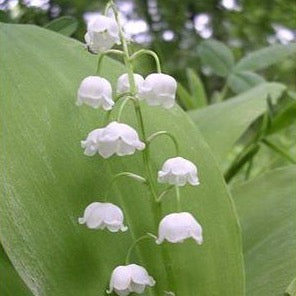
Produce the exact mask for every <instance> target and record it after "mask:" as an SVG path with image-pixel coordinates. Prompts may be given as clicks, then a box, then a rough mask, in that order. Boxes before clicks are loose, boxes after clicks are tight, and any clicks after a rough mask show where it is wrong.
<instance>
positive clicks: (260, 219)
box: [233, 166, 296, 296]
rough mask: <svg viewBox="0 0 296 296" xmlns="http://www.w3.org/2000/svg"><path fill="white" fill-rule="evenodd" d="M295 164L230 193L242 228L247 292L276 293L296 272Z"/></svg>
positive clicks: (271, 295)
mask: <svg viewBox="0 0 296 296" xmlns="http://www.w3.org/2000/svg"><path fill="white" fill-rule="evenodd" d="M295 179H296V166H289V167H284V168H280V169H276V170H273V171H269V172H267V173H265V174H264V175H261V176H260V177H257V178H255V179H253V180H251V181H249V182H246V183H244V184H241V185H238V186H237V187H236V188H234V190H233V197H234V200H235V204H236V207H237V210H238V215H239V219H240V222H241V226H242V231H243V242H244V256H245V265H246V285H247V295H249V296H262V295H268V296H279V295H283V294H284V291H285V289H286V287H287V286H288V284H289V283H290V282H291V281H292V279H293V278H294V277H295V274H296V262H295V257H296V236H295V229H296V219H295V215H296V203H295V196H296V186H295Z"/></svg>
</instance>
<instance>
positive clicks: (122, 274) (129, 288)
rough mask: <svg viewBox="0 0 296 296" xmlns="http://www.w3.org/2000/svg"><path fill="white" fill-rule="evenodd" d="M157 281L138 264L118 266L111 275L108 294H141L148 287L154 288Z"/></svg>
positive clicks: (120, 295)
mask: <svg viewBox="0 0 296 296" xmlns="http://www.w3.org/2000/svg"><path fill="white" fill-rule="evenodd" d="M154 285H155V280H154V279H153V278H152V277H151V276H150V275H149V274H148V272H147V271H146V269H145V268H144V267H142V266H139V265H137V264H130V265H125V266H117V267H116V268H115V269H114V270H113V272H112V275H111V280H110V285H109V290H108V291H107V293H108V294H111V293H112V292H113V290H114V292H115V293H116V294H117V295H119V296H126V295H128V294H130V293H133V292H134V293H137V294H141V293H143V292H144V290H145V288H146V286H150V287H153V286H154Z"/></svg>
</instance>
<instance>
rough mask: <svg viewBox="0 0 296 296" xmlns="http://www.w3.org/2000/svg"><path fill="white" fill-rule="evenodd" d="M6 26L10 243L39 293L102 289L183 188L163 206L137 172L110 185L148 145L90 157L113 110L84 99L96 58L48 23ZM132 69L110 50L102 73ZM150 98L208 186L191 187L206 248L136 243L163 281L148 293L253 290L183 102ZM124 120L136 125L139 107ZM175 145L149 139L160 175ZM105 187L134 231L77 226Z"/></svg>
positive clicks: (140, 259)
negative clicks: (87, 148)
mask: <svg viewBox="0 0 296 296" xmlns="http://www.w3.org/2000/svg"><path fill="white" fill-rule="evenodd" d="M0 32H1V33H0V39H1V40H0V45H1V48H0V53H1V55H0V64H1V70H0V71H1V75H0V78H1V88H2V91H1V106H0V107H1V108H0V110H1V118H2V120H3V122H4V123H5V126H2V130H1V133H2V141H1V148H2V149H1V151H2V153H1V164H0V167H1V192H2V197H1V198H2V202H1V204H0V215H1V227H0V237H1V241H2V244H3V245H4V247H5V250H6V251H7V254H8V256H9V258H10V259H11V260H12V261H13V262H14V266H15V268H16V269H17V271H18V273H19V274H20V275H21V277H22V278H23V280H24V281H25V282H26V284H27V285H28V286H29V288H30V289H31V290H32V291H33V293H34V295H42V296H51V295H55V296H64V295H71V296H76V295H79V296H80V295H84V296H95V295H104V291H105V290H106V288H107V286H108V281H109V278H110V274H111V272H112V270H113V268H115V267H116V266H117V265H120V264H123V263H124V260H125V257H126V254H127V250H128V247H129V246H130V245H131V243H132V242H133V241H134V240H135V239H136V238H138V237H140V236H142V235H144V234H145V233H146V232H147V231H149V232H152V233H156V232H157V227H158V223H159V221H160V218H161V216H163V215H164V214H165V213H169V212H173V211H176V202H175V197H174V194H173V192H172V193H171V194H168V195H167V196H166V197H165V200H164V202H163V204H162V207H159V206H157V205H156V204H155V203H154V202H152V201H151V197H150V195H149V193H148V192H147V188H146V186H145V185H143V184H139V183H137V182H135V181H133V180H129V179H128V180H126V179H125V180H120V181H118V182H117V183H115V185H114V187H112V190H111V189H110V182H111V178H112V176H113V175H114V174H116V173H119V172H122V171H130V172H134V173H138V174H140V175H144V171H143V162H142V156H141V152H138V153H136V154H135V155H133V156H129V157H112V158H111V159H108V160H103V159H102V158H100V157H99V156H95V157H87V156H85V155H83V151H82V149H81V148H80V140H81V139H84V138H85V137H86V135H87V133H88V132H89V131H90V130H92V129H94V128H97V127H100V126H102V125H103V120H104V118H105V113H104V112H102V111H97V110H94V109H91V108H88V107H86V106H83V107H81V108H78V107H77V106H75V100H76V92H77V88H78V86H79V83H80V82H81V80H82V79H83V78H84V77H86V76H87V75H93V74H94V73H95V69H96V64H97V56H95V55H91V54H89V53H88V52H87V51H86V50H85V49H84V46H83V45H82V44H81V43H79V42H77V41H75V40H72V39H70V38H66V37H64V36H62V35H60V34H56V33H54V32H51V31H47V30H44V29H41V28H38V27H33V26H23V25H18V26H13V25H4V24H2V25H1V30H0ZM123 71H124V69H123V67H122V66H121V65H120V64H119V63H116V62H115V61H112V60H111V59H106V60H104V63H103V68H102V76H104V77H106V78H107V79H109V80H111V81H112V83H113V85H114V84H115V82H116V79H117V77H118V76H119V75H120V74H122V73H123ZM3 73H5V75H4V74H3ZM142 107H143V116H144V121H145V124H146V132H147V134H151V133H152V132H155V131H158V130H167V131H169V132H171V133H172V134H174V135H175V137H176V138H177V139H178V141H179V143H180V149H181V154H182V156H184V157H186V158H188V159H191V160H192V161H193V162H195V163H197V164H198V166H199V171H200V179H201V185H200V186H198V187H191V186H186V187H185V188H182V189H181V194H182V202H181V208H182V210H184V211H190V212H192V213H193V214H194V215H195V216H196V217H197V218H198V220H199V221H200V223H201V224H202V225H203V229H204V240H205V243H204V244H203V245H202V246H197V245H196V244H195V243H194V242H193V241H190V240H188V241H186V242H184V243H183V244H169V243H165V244H163V245H161V246H157V245H156V244H155V243H154V242H153V241H148V240H147V241H143V242H141V243H140V244H138V245H137V247H136V248H135V250H134V252H133V253H132V262H135V263H138V264H141V265H143V266H145V267H146V268H147V270H148V271H149V273H150V274H151V275H152V276H153V277H154V278H155V279H156V281H157V285H156V286H155V287H154V288H151V289H148V290H147V291H146V292H145V293H144V294H143V295H163V294H164V290H166V291H173V292H175V293H176V295H182V296H187V295H190V296H191V295H197V294H200V295H223V294H224V295H225V293H226V294H227V295H228V296H237V295H244V291H243V290H244V280H243V266H242V254H241V242H240V230H239V227H238V224H237V221H236V215H235V213H234V209H233V204H232V200H231V198H230V196H229V195H228V192H227V189H226V187H225V184H224V181H223V177H222V175H221V173H220V172H219V170H218V167H217V165H216V163H215V161H214V159H213V157H212V155H211V153H210V152H209V148H208V146H207V145H206V144H205V142H204V141H203V139H202V137H201V135H200V133H199V132H198V130H197V129H196V127H195V126H194V124H193V123H192V122H191V121H190V120H189V119H188V117H187V115H186V114H185V113H184V112H183V111H182V110H181V109H180V108H178V107H176V108H174V109H173V110H171V111H168V110H163V109H161V108H157V107H155V108H152V107H149V106H147V105H145V104H144V103H143V105H142ZM122 119H123V120H124V122H127V123H129V124H130V125H132V126H133V127H135V128H137V124H136V120H135V115H134V111H133V110H132V106H130V105H128V106H127V108H126V109H125V110H124V116H123V117H122ZM184 131H186V132H184ZM174 153H175V152H174V146H173V145H172V143H171V142H170V141H169V139H168V138H159V139H157V140H156V141H155V143H153V144H152V145H151V155H152V169H153V172H154V174H155V176H156V172H157V170H158V169H159V168H160V166H161V164H162V162H163V161H164V160H165V159H166V158H168V157H171V156H173V155H174ZM160 188H164V187H163V186H161V187H160ZM160 188H159V189H160ZM108 192H109V193H108ZM107 193H108V194H107ZM104 197H106V198H107V199H108V200H109V201H111V202H113V203H115V204H118V205H119V206H120V207H121V208H122V209H123V212H124V214H125V218H126V223H127V224H128V226H129V231H128V232H125V233H110V232H108V231H90V230H89V229H87V228H86V227H83V226H82V225H78V223H77V218H78V217H79V216H80V215H81V214H82V212H83V210H84V208H85V206H87V205H88V204H89V203H90V202H92V201H95V200H98V201H100V200H103V198H104Z"/></svg>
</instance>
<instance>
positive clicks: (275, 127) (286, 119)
mask: <svg viewBox="0 0 296 296" xmlns="http://www.w3.org/2000/svg"><path fill="white" fill-rule="evenodd" d="M295 121H296V101H294V102H293V101H292V102H290V103H289V104H287V105H286V106H284V108H283V109H282V110H280V112H279V113H278V114H276V116H275V117H274V118H273V119H272V123H271V126H270V129H269V130H268V133H271V134H272V133H275V132H277V131H279V130H281V129H284V128H286V127H288V126H289V125H291V124H293V123H295Z"/></svg>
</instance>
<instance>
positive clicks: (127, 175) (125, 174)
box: [106, 172, 147, 196]
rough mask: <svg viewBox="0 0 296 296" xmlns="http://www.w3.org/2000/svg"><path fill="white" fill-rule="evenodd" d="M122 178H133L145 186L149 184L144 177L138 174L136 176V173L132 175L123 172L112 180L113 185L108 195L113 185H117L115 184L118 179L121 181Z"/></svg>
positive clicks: (110, 186) (111, 184)
mask: <svg viewBox="0 0 296 296" xmlns="http://www.w3.org/2000/svg"><path fill="white" fill-rule="evenodd" d="M122 177H128V178H131V179H134V180H136V181H138V182H140V183H144V184H147V181H146V179H145V178H144V177H142V176H139V175H137V174H134V173H131V172H121V173H118V174H116V175H115V176H114V177H113V178H112V180H111V183H110V185H109V187H108V193H109V192H110V191H111V189H112V187H113V185H114V184H115V182H116V181H117V180H118V179H121V178H122ZM106 196H108V194H106Z"/></svg>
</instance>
